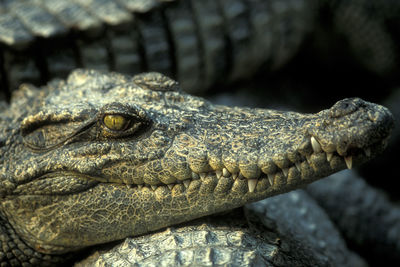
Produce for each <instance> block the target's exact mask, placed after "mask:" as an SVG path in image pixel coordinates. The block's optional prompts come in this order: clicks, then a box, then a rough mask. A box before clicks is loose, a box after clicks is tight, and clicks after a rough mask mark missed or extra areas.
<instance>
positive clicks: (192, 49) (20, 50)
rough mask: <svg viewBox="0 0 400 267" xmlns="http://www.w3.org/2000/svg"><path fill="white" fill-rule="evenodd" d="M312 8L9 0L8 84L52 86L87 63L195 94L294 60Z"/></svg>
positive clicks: (245, 1) (4, 29)
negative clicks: (163, 80) (148, 75)
mask: <svg viewBox="0 0 400 267" xmlns="http://www.w3.org/2000/svg"><path fill="white" fill-rule="evenodd" d="M162 2H172V3H164V4H162ZM309 2H310V0H302V1H294V0H286V1H284V2H282V1H261V0H229V1H222V0H220V1H211V0H204V1H194V0H181V1H162V0H153V1H134V0H130V1H129V0H115V1H104V0H94V1H87V0H74V1H50V0H41V1H39V0H37V1H23V2H20V1H19V2H18V3H13V2H6V3H7V4H3V7H0V10H2V11H0V14H1V16H0V43H3V45H2V47H3V49H1V47H0V49H1V50H2V51H0V63H1V71H0V73H1V76H2V77H1V76H0V80H1V84H2V87H7V88H10V89H11V90H12V89H15V88H16V87H17V86H19V84H20V83H21V82H31V83H34V84H42V83H44V82H47V81H48V80H49V79H51V78H54V77H60V78H63V77H66V76H67V74H68V73H69V72H70V71H71V70H72V69H74V68H77V67H83V68H94V69H99V70H113V71H118V72H121V73H125V74H134V73H138V72H143V71H158V72H161V73H164V74H167V75H169V76H172V77H175V78H177V79H178V80H179V82H180V83H181V85H182V88H184V89H185V90H188V91H192V92H195V91H199V90H204V89H206V88H208V87H210V86H212V85H214V84H216V83H218V82H220V81H224V80H226V79H229V80H236V79H240V78H243V77H249V75H250V74H252V73H254V71H255V70H256V69H257V68H258V67H259V66H260V65H261V64H263V63H265V62H269V64H270V65H271V66H272V67H277V66H280V65H282V64H283V63H284V62H286V61H287V59H288V58H290V57H291V55H293V54H294V53H295V52H296V50H297V48H298V46H299V45H300V43H301V41H302V40H303V38H304V36H305V33H307V32H308V31H309V30H310V28H311V24H312V19H313V14H314V13H313V8H310V7H309ZM291 29H295V32H296V34H288V33H289V30H290V32H292V30H291Z"/></svg>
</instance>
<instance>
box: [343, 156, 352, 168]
mask: <svg viewBox="0 0 400 267" xmlns="http://www.w3.org/2000/svg"><path fill="white" fill-rule="evenodd" d="M344 161H345V162H346V165H347V168H349V169H351V167H352V166H353V158H352V157H351V156H347V157H344Z"/></svg>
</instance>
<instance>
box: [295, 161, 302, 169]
mask: <svg viewBox="0 0 400 267" xmlns="http://www.w3.org/2000/svg"><path fill="white" fill-rule="evenodd" d="M295 165H296V168H297V170H298V171H301V164H300V162H296V163H295Z"/></svg>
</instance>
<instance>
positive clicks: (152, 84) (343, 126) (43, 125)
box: [0, 70, 393, 265]
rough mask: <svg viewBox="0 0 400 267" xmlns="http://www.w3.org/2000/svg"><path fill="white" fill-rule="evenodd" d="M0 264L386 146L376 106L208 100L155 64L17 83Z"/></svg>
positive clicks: (5, 168)
mask: <svg viewBox="0 0 400 267" xmlns="http://www.w3.org/2000/svg"><path fill="white" fill-rule="evenodd" d="M0 121H1V124H0V125H1V128H0V149H1V157H0V164H1V165H0V199H1V200H0V219H1V222H0V227H1V228H0V229H1V232H0V235H1V239H0V240H1V244H2V250H3V251H0V261H2V262H6V263H8V264H10V265H18V264H22V263H30V264H33V265H35V264H37V265H45V264H48V265H51V264H56V263H57V262H60V261H62V260H64V259H65V258H68V257H70V256H66V255H74V253H76V252H77V251H80V250H82V249H84V248H86V247H89V246H93V245H97V244H102V243H107V242H111V241H114V240H121V239H124V238H125V237H128V236H139V235H143V234H146V233H148V232H151V231H154V230H157V229H161V228H163V227H167V226H170V225H174V224H178V223H182V222H186V221H190V220H193V219H196V218H199V217H203V216H207V215H210V214H215V213H219V212H224V211H226V210H230V209H234V208H236V207H240V206H243V205H244V204H246V203H250V202H254V201H257V200H260V199H264V198H267V197H270V196H273V195H277V194H281V193H284V192H288V191H290V190H293V189H296V188H299V187H302V186H303V185H305V184H308V183H310V182H313V181H315V180H317V179H319V178H322V177H325V176H327V175H329V174H331V173H334V172H337V171H339V170H342V169H345V168H352V167H353V166H354V165H358V164H361V163H363V162H365V161H367V160H369V159H371V158H373V157H374V156H376V155H377V154H379V153H381V152H382V151H383V149H384V148H385V146H386V144H387V139H388V137H389V135H390V131H391V129H392V127H393V117H392V115H391V113H390V112H389V111H388V109H386V108H385V107H383V106H380V105H377V104H373V103H370V102H366V101H364V100H362V99H359V98H348V99H344V100H341V101H339V102H337V103H336V104H334V105H333V106H332V107H331V108H330V109H326V110H323V111H321V112H318V113H315V114H301V113H296V112H285V111H276V110H268V109H251V108H239V107H227V106H222V105H214V104H212V103H210V102H209V101H207V100H204V99H203V98H200V97H195V96H191V95H189V94H187V93H184V92H182V91H181V90H180V86H179V85H178V83H177V82H175V81H174V80H172V79H170V78H168V77H167V76H164V75H162V74H159V73H155V72H152V73H144V74H139V75H135V76H133V77H131V76H125V75H122V74H118V73H103V72H99V71H94V70H76V71H74V72H73V73H71V75H70V76H69V77H68V79H67V80H54V81H52V82H51V83H49V84H48V85H47V86H44V87H42V88H40V89H38V88H36V87H35V86H33V85H28V84H24V85H22V86H21V87H20V89H19V90H17V91H16V92H14V95H13V101H12V102H11V104H10V106H9V107H8V108H7V109H5V110H3V111H2V113H1V116H0Z"/></svg>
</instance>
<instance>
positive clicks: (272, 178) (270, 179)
mask: <svg viewBox="0 0 400 267" xmlns="http://www.w3.org/2000/svg"><path fill="white" fill-rule="evenodd" d="M267 176H268V181H269V183H270V184H271V185H274V175H273V174H269V173H268V174H267Z"/></svg>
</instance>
